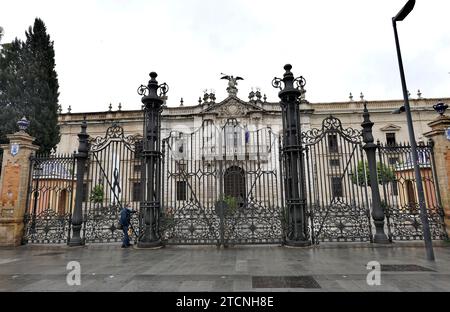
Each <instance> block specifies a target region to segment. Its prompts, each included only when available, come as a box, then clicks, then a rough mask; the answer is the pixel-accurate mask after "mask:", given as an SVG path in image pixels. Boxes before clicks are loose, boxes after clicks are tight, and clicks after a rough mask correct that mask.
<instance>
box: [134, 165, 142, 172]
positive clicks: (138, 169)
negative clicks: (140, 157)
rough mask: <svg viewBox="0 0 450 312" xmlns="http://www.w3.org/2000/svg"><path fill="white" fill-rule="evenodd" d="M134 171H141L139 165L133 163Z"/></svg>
mask: <svg viewBox="0 0 450 312" xmlns="http://www.w3.org/2000/svg"><path fill="white" fill-rule="evenodd" d="M133 167H134V172H141V165H134V166H133Z"/></svg>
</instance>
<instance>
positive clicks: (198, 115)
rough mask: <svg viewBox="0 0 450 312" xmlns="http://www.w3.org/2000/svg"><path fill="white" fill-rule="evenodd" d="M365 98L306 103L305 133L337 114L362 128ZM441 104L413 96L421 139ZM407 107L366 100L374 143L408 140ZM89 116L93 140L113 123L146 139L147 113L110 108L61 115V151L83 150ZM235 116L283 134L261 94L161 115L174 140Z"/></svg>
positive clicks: (276, 113)
mask: <svg viewBox="0 0 450 312" xmlns="http://www.w3.org/2000/svg"><path fill="white" fill-rule="evenodd" d="M364 101H365V100H364V99H361V100H358V101H356V100H353V99H351V100H349V101H346V102H329V103H306V104H302V105H301V112H302V114H301V122H302V130H309V129H312V128H321V124H322V121H323V120H324V119H325V118H326V117H328V116H330V115H333V116H334V117H336V118H338V119H340V120H341V122H342V124H343V126H344V127H352V128H355V129H361V122H362V113H363V104H364ZM439 101H444V102H447V103H448V102H450V98H440V99H434V98H422V97H420V96H419V97H418V98H411V99H410V105H411V110H412V118H413V120H414V128H415V134H416V136H417V137H416V139H417V140H418V141H421V140H425V138H424V136H423V133H426V132H428V131H430V130H431V129H430V127H429V126H428V123H429V122H431V121H432V120H434V119H435V118H436V117H437V115H436V112H435V111H434V109H433V105H434V104H436V103H437V102H439ZM402 105H403V100H383V101H367V107H368V109H369V111H370V118H371V120H372V121H373V122H374V123H375V125H374V128H373V131H374V137H375V140H380V142H381V143H388V144H393V143H399V142H408V141H409V136H408V128H407V124H406V116H405V114H392V111H393V110H395V109H398V108H399V107H400V106H402ZM84 117H86V121H87V124H88V133H89V135H90V136H91V137H96V136H104V134H105V132H106V129H107V128H108V127H109V126H111V125H112V124H113V123H114V122H117V123H119V124H120V125H121V127H123V128H124V130H125V133H126V134H127V135H142V129H143V113H142V110H129V111H122V110H117V111H113V110H111V109H110V110H106V111H98V112H86V113H83V112H81V113H64V114H60V115H59V125H60V129H61V141H60V143H59V144H58V146H57V153H71V152H73V151H75V150H76V148H77V146H78V137H77V133H78V132H79V131H80V124H81V122H82V121H83V118H84ZM230 118H235V119H236V120H237V121H238V123H239V124H240V125H241V126H242V127H244V128H246V129H248V130H249V131H254V130H256V129H260V128H264V127H270V128H271V129H272V130H273V132H274V133H279V132H280V130H281V128H282V125H281V109H280V106H279V103H277V102H267V101H266V100H265V96H264V97H262V96H261V93H260V92H259V91H257V92H253V91H252V92H251V93H250V94H249V99H248V100H242V99H240V98H239V97H237V96H236V95H234V94H229V96H228V97H227V98H225V99H223V100H221V101H218V102H216V99H215V95H214V94H205V95H204V97H203V99H199V102H198V103H196V104H195V105H180V106H176V107H175V106H166V107H165V108H164V110H163V112H162V125H161V136H162V138H165V137H167V136H169V134H170V131H173V130H177V131H182V132H184V133H189V132H193V131H195V130H196V129H198V128H199V127H200V126H201V125H202V123H203V122H204V121H205V120H212V121H213V122H214V124H215V125H216V126H223V125H224V124H225V123H226V121H227V120H228V119H230Z"/></svg>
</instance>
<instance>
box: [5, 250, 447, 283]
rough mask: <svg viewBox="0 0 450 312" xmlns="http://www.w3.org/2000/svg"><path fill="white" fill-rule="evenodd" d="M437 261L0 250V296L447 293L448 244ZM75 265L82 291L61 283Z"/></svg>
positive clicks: (379, 255)
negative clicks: (374, 279)
mask: <svg viewBox="0 0 450 312" xmlns="http://www.w3.org/2000/svg"><path fill="white" fill-rule="evenodd" d="M434 251H435V255H436V261H435V262H429V261H426V260H425V250H424V247H423V242H411V243H395V244H394V245H391V246H377V245H370V244H366V243H365V244H358V243H354V244H340V243H334V244H321V245H320V246H318V247H309V248H304V249H297V248H286V247H280V246H238V247H232V248H227V249H218V248H216V247H210V246H168V247H165V248H162V249H158V250H145V249H136V248H132V249H121V248H120V244H104V245H100V244H98V245H94V244H93V245H88V246H85V247H75V248H71V247H68V246H66V245H40V246H37V245H34V246H33V245H28V246H21V247H17V248H0V291H132V292H136V291H161V292H179V291H180V292H187V291H220V292H230V291H236V292H241V291H258V292H260V291H263V292H266V291H432V292H439V291H450V244H449V243H445V242H435V243H434ZM70 261H78V262H79V263H80V265H81V285H80V286H69V285H68V284H67V282H66V277H67V274H68V273H69V271H70V270H67V269H66V266H67V264H68V262H70ZM370 261H378V262H380V263H381V265H382V272H381V285H380V286H369V285H368V284H367V282H366V277H367V274H368V273H369V271H370V270H368V269H366V266H367V263H368V262H370Z"/></svg>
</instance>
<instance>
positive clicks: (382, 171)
mask: <svg viewBox="0 0 450 312" xmlns="http://www.w3.org/2000/svg"><path fill="white" fill-rule="evenodd" d="M364 169H365V170H364ZM377 176H378V183H379V184H380V185H383V184H386V183H389V182H394V181H395V174H394V172H393V171H392V170H391V168H389V167H388V166H386V165H385V164H383V163H381V162H378V163H377ZM366 177H367V184H368V186H371V185H370V172H369V165H368V164H367V162H364V163H363V161H362V160H361V161H359V162H358V173H357V174H356V175H353V176H352V182H353V183H354V184H358V185H359V186H365V185H366V183H365V180H366Z"/></svg>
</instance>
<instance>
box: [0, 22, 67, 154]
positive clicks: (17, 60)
mask: <svg viewBox="0 0 450 312" xmlns="http://www.w3.org/2000/svg"><path fill="white" fill-rule="evenodd" d="M25 35H26V41H25V42H22V41H20V40H18V39H15V40H14V41H13V42H12V43H10V44H4V45H3V49H2V51H1V53H0V109H1V111H2V114H0V115H1V117H0V142H5V140H6V134H8V133H12V132H15V131H17V126H16V122H17V121H18V120H19V119H20V118H22V117H23V116H26V117H27V118H28V119H29V120H30V122H31V124H30V129H29V133H30V134H31V135H32V136H34V137H35V138H36V141H35V143H36V144H37V145H39V146H40V150H39V152H44V153H48V152H50V150H51V149H52V148H54V147H55V146H56V144H57V143H58V142H59V139H60V133H59V127H58V124H57V123H58V96H59V92H58V89H59V84H58V76H57V74H56V71H55V51H54V48H53V41H51V40H50V36H49V35H48V34H47V29H46V27H45V24H44V22H43V21H42V20H41V19H39V18H36V19H35V21H34V25H33V27H29V29H28V31H26V32H25Z"/></svg>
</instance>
